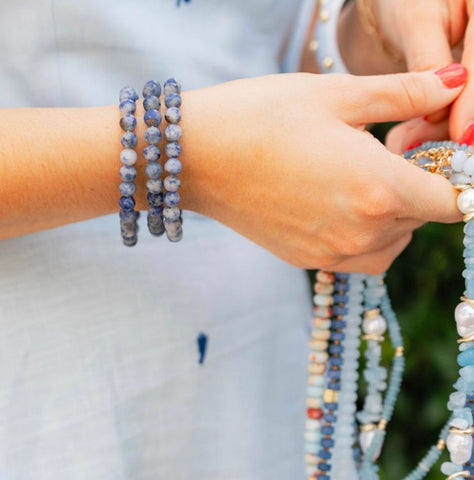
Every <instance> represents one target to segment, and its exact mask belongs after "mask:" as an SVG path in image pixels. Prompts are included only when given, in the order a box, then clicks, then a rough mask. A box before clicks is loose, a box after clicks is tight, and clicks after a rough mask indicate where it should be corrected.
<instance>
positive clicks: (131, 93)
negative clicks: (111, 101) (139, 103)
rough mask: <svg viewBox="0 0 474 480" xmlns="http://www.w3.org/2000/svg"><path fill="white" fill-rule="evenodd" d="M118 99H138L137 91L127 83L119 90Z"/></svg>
mask: <svg viewBox="0 0 474 480" xmlns="http://www.w3.org/2000/svg"><path fill="white" fill-rule="evenodd" d="M119 100H120V102H123V101H124V100H133V101H135V100H138V93H137V91H136V90H135V89H134V88H133V87H130V86H128V85H127V86H125V87H123V88H122V89H121V90H120V94H119Z"/></svg>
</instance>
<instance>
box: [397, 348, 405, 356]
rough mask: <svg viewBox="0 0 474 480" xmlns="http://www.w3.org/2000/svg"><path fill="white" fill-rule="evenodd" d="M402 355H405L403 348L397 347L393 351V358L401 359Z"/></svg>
mask: <svg viewBox="0 0 474 480" xmlns="http://www.w3.org/2000/svg"><path fill="white" fill-rule="evenodd" d="M404 354H405V347H397V348H396V349H395V356H396V357H403V355H404Z"/></svg>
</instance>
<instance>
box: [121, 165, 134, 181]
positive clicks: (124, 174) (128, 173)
mask: <svg viewBox="0 0 474 480" xmlns="http://www.w3.org/2000/svg"><path fill="white" fill-rule="evenodd" d="M135 178H137V170H136V169H135V167H127V166H126V165H124V166H123V167H122V168H121V169H120V179H121V180H122V181H123V182H133V181H134V180H135Z"/></svg>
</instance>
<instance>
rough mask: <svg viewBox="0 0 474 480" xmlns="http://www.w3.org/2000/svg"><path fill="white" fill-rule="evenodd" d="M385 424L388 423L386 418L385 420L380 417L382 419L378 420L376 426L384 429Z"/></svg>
mask: <svg viewBox="0 0 474 480" xmlns="http://www.w3.org/2000/svg"><path fill="white" fill-rule="evenodd" d="M387 425H388V422H387V420H385V418H382V420H380V422H379V424H378V425H377V428H378V429H379V430H385V429H386V428H387Z"/></svg>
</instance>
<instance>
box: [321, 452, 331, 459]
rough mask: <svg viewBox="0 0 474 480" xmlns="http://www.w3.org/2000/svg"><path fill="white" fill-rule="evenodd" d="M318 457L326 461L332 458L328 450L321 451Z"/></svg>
mask: <svg viewBox="0 0 474 480" xmlns="http://www.w3.org/2000/svg"><path fill="white" fill-rule="evenodd" d="M318 456H319V458H322V459H324V460H329V459H330V458H331V457H332V454H331V452H329V451H328V450H320V451H319V454H318Z"/></svg>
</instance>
